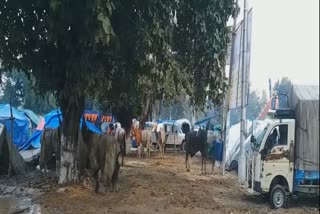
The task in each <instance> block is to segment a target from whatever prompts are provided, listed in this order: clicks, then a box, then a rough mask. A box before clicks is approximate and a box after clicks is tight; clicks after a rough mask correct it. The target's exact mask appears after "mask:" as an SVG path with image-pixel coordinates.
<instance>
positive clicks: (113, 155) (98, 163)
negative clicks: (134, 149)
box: [82, 127, 120, 193]
mask: <svg viewBox="0 0 320 214" xmlns="http://www.w3.org/2000/svg"><path fill="white" fill-rule="evenodd" d="M82 133H83V139H84V141H85V142H86V143H87V146H88V151H89V163H90V164H89V168H90V170H92V171H93V178H94V180H95V192H96V193H98V192H99V183H100V182H99V172H100V174H101V181H102V183H103V184H104V186H105V187H107V188H110V187H111V185H112V190H113V191H118V176H119V171H120V164H119V160H118V158H119V156H120V145H119V143H118V142H117V140H116V139H115V137H114V136H113V135H111V134H103V135H99V134H96V133H93V132H91V131H90V130H88V128H87V127H83V131H82Z"/></svg>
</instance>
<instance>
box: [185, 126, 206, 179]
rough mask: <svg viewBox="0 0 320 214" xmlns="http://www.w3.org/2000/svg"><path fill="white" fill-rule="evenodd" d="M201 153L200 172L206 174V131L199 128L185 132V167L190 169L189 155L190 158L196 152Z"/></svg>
mask: <svg viewBox="0 0 320 214" xmlns="http://www.w3.org/2000/svg"><path fill="white" fill-rule="evenodd" d="M199 151H200V153H201V173H204V174H206V161H207V158H208V143H207V131H206V130H201V129H200V130H199V132H198V133H196V132H189V133H187V134H186V161H185V163H186V169H187V171H188V172H189V171H190V161H189V155H190V157H191V158H192V157H193V156H194V155H195V154H196V153H197V152H199Z"/></svg>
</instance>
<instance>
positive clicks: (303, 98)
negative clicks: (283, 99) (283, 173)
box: [289, 85, 319, 171]
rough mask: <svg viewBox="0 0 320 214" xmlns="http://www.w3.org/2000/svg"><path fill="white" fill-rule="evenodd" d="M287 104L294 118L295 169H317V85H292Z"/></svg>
mask: <svg viewBox="0 0 320 214" xmlns="http://www.w3.org/2000/svg"><path fill="white" fill-rule="evenodd" d="M289 106H290V108H291V109H293V110H294V111H295V118H296V136H295V137H296V142H295V143H296V145H295V147H296V154H295V155H296V169H299V170H305V171H319V86H304V85H293V86H292V87H291V89H290V92H289Z"/></svg>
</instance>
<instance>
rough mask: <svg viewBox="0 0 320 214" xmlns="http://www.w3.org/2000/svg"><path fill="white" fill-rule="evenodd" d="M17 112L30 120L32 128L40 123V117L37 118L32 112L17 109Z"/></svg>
mask: <svg viewBox="0 0 320 214" xmlns="http://www.w3.org/2000/svg"><path fill="white" fill-rule="evenodd" d="M18 110H19V111H20V112H22V113H23V114H24V115H25V116H26V117H28V118H29V119H30V120H31V122H32V126H33V127H36V126H37V125H38V124H39V123H40V117H39V116H37V115H36V114H35V113H34V112H33V111H31V110H29V109H23V108H18Z"/></svg>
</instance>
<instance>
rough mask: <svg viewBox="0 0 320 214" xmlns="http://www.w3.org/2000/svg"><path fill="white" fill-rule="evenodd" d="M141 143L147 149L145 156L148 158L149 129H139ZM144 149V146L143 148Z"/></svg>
mask: <svg viewBox="0 0 320 214" xmlns="http://www.w3.org/2000/svg"><path fill="white" fill-rule="evenodd" d="M141 144H142V145H143V147H145V148H146V149H147V155H146V156H147V158H150V147H151V131H149V130H142V131H141ZM143 149H144V148H143Z"/></svg>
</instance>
